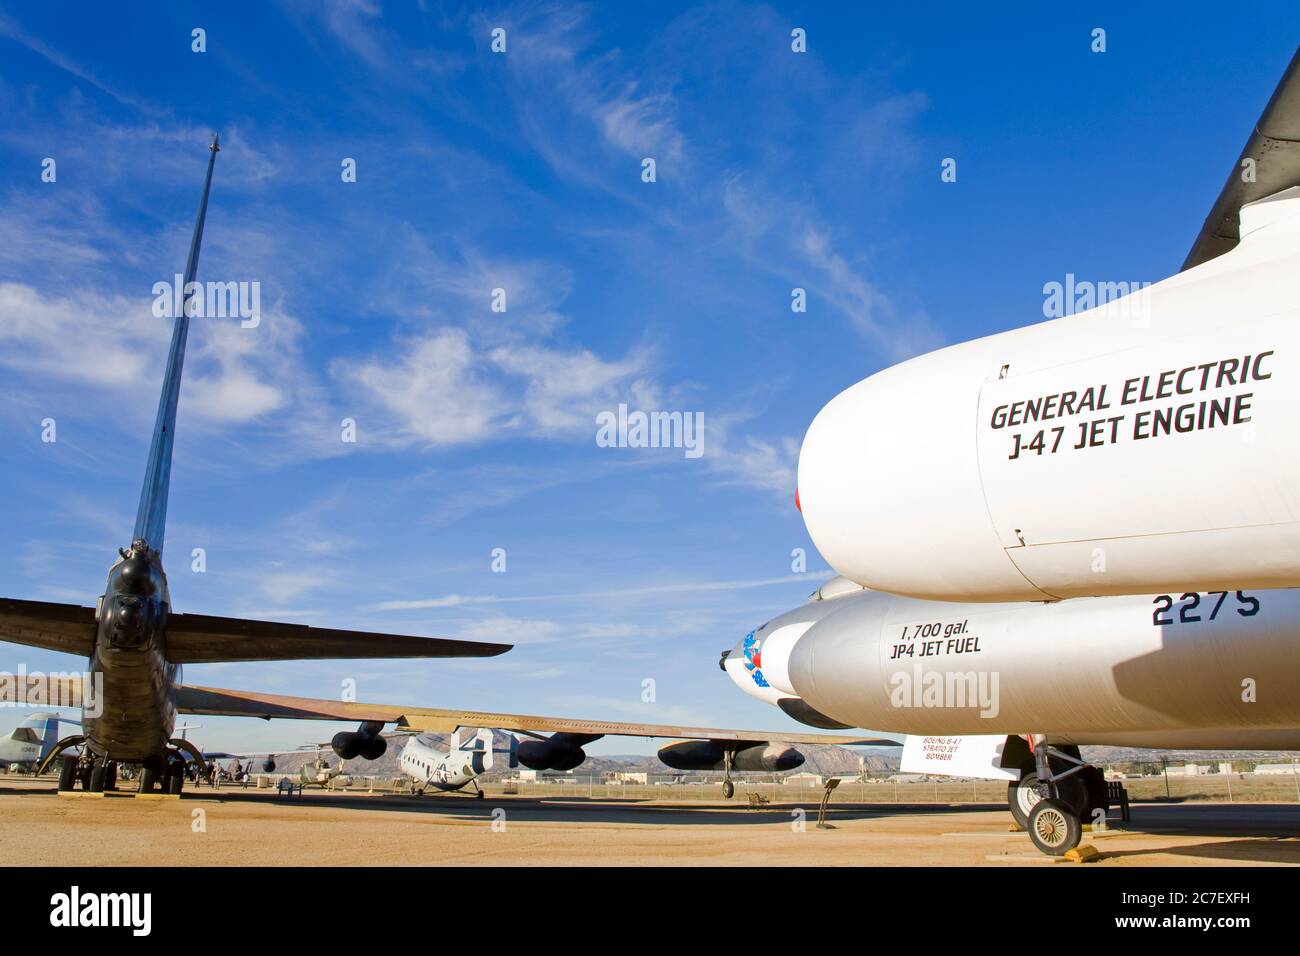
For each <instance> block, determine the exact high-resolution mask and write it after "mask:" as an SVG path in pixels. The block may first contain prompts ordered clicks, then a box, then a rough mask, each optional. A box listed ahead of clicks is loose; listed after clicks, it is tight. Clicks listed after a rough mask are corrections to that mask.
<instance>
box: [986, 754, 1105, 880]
mask: <svg viewBox="0 0 1300 956" xmlns="http://www.w3.org/2000/svg"><path fill="white" fill-rule="evenodd" d="M1029 745H1030V747H1031V748H1032V749H1033V752H1034V769H1033V773H1032V777H1033V782H1032V784H1031V783H1030V780H1029V777H1030V776H1031V775H1030V774H1025V773H1022V775H1021V781H1020V786H1017V787H1015V788H1014V789H1012V790H1011V792H1010V793H1009V797H1010V803H1011V812H1012V814H1013V815H1015V814H1016V811H1017V809H1019V810H1020V811H1021V812H1022V813H1023V812H1024V811H1025V809H1026V805H1028V813H1027V814H1026V819H1025V821H1024V826H1025V829H1027V830H1028V831H1029V839H1030V840H1032V841H1033V844H1034V846H1036V847H1038V849H1039V850H1041V851H1042V852H1044V853H1046V854H1047V855H1048V856H1065V854H1066V853H1068V852H1069V851H1070V850H1073V849H1074V848H1075V847H1076V846H1078V845H1079V839H1080V838H1081V837H1082V836H1083V824H1082V819H1081V818H1082V817H1083V816H1084V814H1086V813H1087V812H1088V810H1089V809H1090V808H1089V803H1090V802H1091V801H1090V800H1089V793H1088V791H1089V789H1090V788H1089V787H1088V785H1087V784H1086V782H1085V777H1084V776H1083V771H1085V770H1093V769H1094V768H1091V767H1089V766H1088V765H1087V764H1085V763H1084V762H1083V760H1082V758H1081V757H1079V756H1078V755H1077V750H1076V752H1075V754H1070V753H1068V752H1066V751H1065V750H1063V749H1058V748H1054V747H1049V746H1048V744H1047V738H1046V737H1045V736H1044V735H1043V734H1032V735H1030V737H1029ZM1102 789H1103V790H1104V789H1105V787H1104V785H1103V788H1102ZM1035 791H1036V792H1037V796H1038V799H1037V800H1033V799H1032V796H1033V793H1034V792H1035ZM1103 812H1104V811H1103ZM1017 822H1020V821H1019V820H1017Z"/></svg>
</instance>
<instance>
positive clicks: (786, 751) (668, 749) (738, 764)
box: [659, 740, 804, 773]
mask: <svg viewBox="0 0 1300 956" xmlns="http://www.w3.org/2000/svg"><path fill="white" fill-rule="evenodd" d="M659 759H660V760H661V761H662V762H663V763H664V764H665V765H666V766H669V767H672V768H673V769H674V770H726V769H727V765H726V751H725V749H724V748H723V746H722V744H720V743H719V742H718V741H715V740H679V741H677V742H675V743H671V744H665V745H664V746H663V747H660V748H659ZM803 761H804V757H803V754H801V753H800V752H799V751H797V750H795V749H794V748H793V747H791V746H790V745H789V744H779V743H767V742H766V741H763V742H760V743H751V744H747V745H742V746H741V749H738V750H737V751H736V754H735V757H734V758H733V761H732V764H731V769H732V770H757V771H762V772H764V773H779V772H781V771H784V770H793V769H794V768H795V767H798V766H801V765H802V764H803Z"/></svg>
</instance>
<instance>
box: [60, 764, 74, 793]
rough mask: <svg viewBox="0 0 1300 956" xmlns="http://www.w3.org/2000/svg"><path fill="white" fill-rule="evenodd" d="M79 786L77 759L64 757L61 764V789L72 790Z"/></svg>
mask: <svg viewBox="0 0 1300 956" xmlns="http://www.w3.org/2000/svg"><path fill="white" fill-rule="evenodd" d="M76 784H77V758H76V757H64V758H63V759H62V760H61V761H60V762H59V789H60V790H71V789H72V788H73V787H75V786H76Z"/></svg>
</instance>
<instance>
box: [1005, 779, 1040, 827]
mask: <svg viewBox="0 0 1300 956" xmlns="http://www.w3.org/2000/svg"><path fill="white" fill-rule="evenodd" d="M1040 799H1041V798H1040V797H1039V795H1038V774H1037V773H1036V772H1035V771H1034V768H1033V765H1032V764H1030V766H1029V767H1028V768H1027V769H1026V768H1023V767H1022V768H1021V770H1020V779H1019V780H1013V781H1011V782H1010V783H1008V784H1007V809H1008V810H1010V811H1011V819H1013V820H1015V821H1016V826H1018V827H1020V829H1022V830H1028V829H1029V813H1030V811H1031V810H1033V809H1034V805H1035V804H1036V803H1038V801H1039V800H1040Z"/></svg>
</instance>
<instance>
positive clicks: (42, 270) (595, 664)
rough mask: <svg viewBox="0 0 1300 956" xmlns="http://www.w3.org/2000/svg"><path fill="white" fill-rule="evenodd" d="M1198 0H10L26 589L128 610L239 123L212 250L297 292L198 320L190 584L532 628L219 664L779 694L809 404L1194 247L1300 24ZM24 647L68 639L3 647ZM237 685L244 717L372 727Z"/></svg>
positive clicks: (7, 516) (212, 590)
mask: <svg viewBox="0 0 1300 956" xmlns="http://www.w3.org/2000/svg"><path fill="white" fill-rule="evenodd" d="M1198 6H1200V5H1178V6H1177V7H1176V8H1175V7H1172V6H1170V7H1167V8H1163V9H1156V8H1154V5H1152V7H1151V8H1150V9H1147V8H1145V7H1144V9H1141V10H1133V9H1130V8H1129V5H1122V4H1111V5H1101V6H1095V5H1094V6H1093V7H1092V9H1090V10H1088V11H1087V12H1084V11H1069V10H1056V9H1045V8H1043V7H1042V6H1041V5H1031V4H1025V5H1022V6H1019V7H1015V6H1013V7H1010V8H1008V9H1007V10H1006V11H1005V12H1003V13H999V14H997V15H994V14H991V13H985V12H977V11H967V12H960V11H958V10H956V9H953V10H948V9H946V8H944V7H943V6H940V7H938V8H936V7H934V6H933V5H912V6H911V7H910V8H907V9H868V8H866V7H865V6H861V5H842V8H840V7H831V6H828V5H814V4H795V5H764V6H751V5H741V4H734V3H716V4H714V3H710V4H654V5H645V6H633V5H629V4H607V5H592V6H585V7H581V6H575V5H570V4H518V5H509V6H482V7H480V6H476V5H470V6H467V5H459V4H446V5H443V4H435V3H432V2H430V3H419V4H415V3H411V4H406V3H401V4H398V3H393V4H383V5H381V4H379V3H378V2H377V0H376V2H369V0H333V2H325V3H308V2H301V3H299V2H281V3H275V4H267V5H259V6H257V7H256V8H249V7H240V8H239V10H240V12H239V14H238V15H232V13H231V11H228V10H224V9H218V8H214V7H212V6H211V5H207V4H191V3H171V4H167V5H165V6H164V5H159V7H158V9H157V11H156V12H154V13H151V14H148V15H144V14H136V15H132V16H129V17H127V16H123V15H121V13H120V11H117V10H114V9H110V8H105V7H102V6H96V5H89V4H87V5H85V8H84V9H82V10H81V11H80V12H78V13H76V14H75V15H73V14H70V13H69V12H67V11H66V10H65V9H64V8H63V7H54V6H50V5H46V6H38V5H31V4H24V5H15V4H6V5H5V6H4V7H3V8H0V114H2V115H3V116H4V117H5V122H4V123H3V124H0V376H3V381H4V384H5V387H4V389H3V390H2V391H0V476H2V477H3V483H4V486H5V489H6V492H7V493H6V494H5V495H4V496H3V499H2V500H0V520H3V526H4V528H5V531H6V537H7V542H8V546H7V547H6V548H5V549H4V550H3V553H0V577H3V580H4V581H5V582H6V583H5V585H4V589H3V590H4V594H5V596H11V597H22V598H33V599H43V600H50V601H66V602H76V603H83V604H90V603H92V602H93V600H94V596H95V595H97V594H98V593H100V592H101V591H102V588H103V582H104V575H105V572H106V570H107V567H108V564H109V561H110V559H111V557H112V556H113V554H114V552H115V549H116V548H117V547H119V546H122V545H125V544H127V543H128V538H129V535H130V529H131V525H132V520H133V517H134V511H135V505H136V501H137V497H138V493H139V483H140V479H141V475H142V470H143V464H144V459H145V455H146V452H147V445H148V437H149V429H150V426H151V423H152V418H153V414H154V409H155V405H156V402H157V390H158V384H159V381H160V378H161V373H162V365H163V359H164V356H165V353H166V348H167V337H168V320H166V319H159V318H155V317H154V316H153V314H152V312H151V305H152V302H153V295H152V292H151V289H152V286H153V284H154V283H155V282H158V281H166V280H168V279H170V278H171V276H172V275H173V274H174V273H175V272H178V271H180V270H181V269H182V267H183V265H184V257H185V251H186V245H187V242H188V236H189V232H190V229H191V227H192V222H193V215H194V209H195V205H196V203H197V198H198V192H199V187H200V184H201V177H202V172H203V165H204V162H205V159H206V153H205V150H204V146H205V143H206V139H207V136H208V134H209V132H210V131H212V130H216V131H219V132H220V133H221V135H222V140H223V145H224V147H225V148H224V149H223V151H222V153H221V155H220V157H219V158H218V161H217V169H216V175H215V181H214V186H213V193H212V200H211V207H210V210H209V215H208V225H207V233H206V236H205V240H204V248H203V257H202V261H201V263H200V269H199V278H200V279H213V280H220V281H257V282H259V283H260V289H261V302H262V321H261V324H260V325H259V326H258V327H257V328H256V329H241V328H240V327H239V324H238V323H237V322H234V321H231V320H218V319H211V320H200V321H197V322H196V324H195V328H194V331H193V333H192V335H191V342H190V358H189V363H188V365H187V369H186V381H185V387H184V390H183V394H182V399H181V408H180V421H179V426H178V438H177V445H176V467H175V473H174V476H173V484H172V497H171V515H170V522H169V530H168V539H167V546H168V551H167V563H168V568H169V573H170V583H171V592H172V599H173V604H174V607H175V608H176V609H177V610H179V611H194V612H202V613H212V614H229V615H241V616H252V617H260V618H265V619H283V620H294V621H302V622H306V623H311V624H321V625H330V626H339V627H355V628H363V629H373V630H387V631H396V632H405V633H417V634H427V635H437V636H449V637H469V638H475V639H483V640H502V641H513V642H515V643H516V644H517V645H518V646H517V647H516V648H515V650H513V651H512V652H510V653H509V654H507V655H505V656H504V657H502V658H499V659H495V660H491V661H428V662H397V663H370V662H325V663H319V662H287V663H280V664H271V665H244V664H232V665H210V666H206V667H192V668H188V669H187V672H186V678H187V680H188V681H189V682H192V683H204V684H210V685H216V686H229V687H239V688H247V689H252V690H264V691H271V692H282V693H295V694H303V695H311V696H325V697H333V696H336V695H337V694H338V691H339V686H340V681H342V680H344V679H347V678H352V679H355V680H356V681H357V695H358V697H359V698H360V699H362V700H376V701H384V702H395V703H411V704H425V705H432V706H449V707H456V706H464V707H472V708H477V709H491V710H503V711H514V712H525V713H529V712H531V713H553V714H563V715H573V716H583V717H608V718H614V719H625V720H645V721H661V722H693V723H709V724H715V725H723V726H751V727H765V728H786V729H789V728H790V727H791V726H793V725H792V724H791V722H790V721H789V720H788V719H787V718H785V717H784V716H783V715H781V714H779V713H778V712H776V711H775V710H773V709H770V708H767V707H765V706H763V705H762V704H759V703H757V702H754V701H751V700H749V699H748V698H746V697H744V696H743V695H742V694H740V693H739V692H738V691H735V690H733V689H732V688H731V686H730V685H729V684H728V682H727V681H726V678H725V677H724V676H723V674H722V673H721V672H720V671H719V670H718V668H717V657H718V653H719V652H720V651H722V650H723V649H724V648H727V647H730V646H731V645H733V644H734V643H735V642H736V641H737V640H738V638H739V637H740V636H742V635H743V634H744V633H745V632H746V631H747V630H749V629H750V628H752V627H753V626H755V625H756V624H759V623H761V622H762V621H764V620H766V619H768V618H770V617H771V616H773V615H775V614H777V613H779V612H781V611H783V610H786V609H787V608H789V607H791V606H793V605H794V604H796V603H798V602H799V601H801V600H802V599H803V598H804V597H805V596H806V595H807V594H808V593H809V592H810V591H812V590H813V589H814V588H815V587H816V586H817V585H818V583H819V580H820V578H819V577H818V574H819V572H824V571H825V564H824V562H822V561H821V560H820V558H819V557H818V556H817V555H816V552H815V551H814V550H813V549H812V546H811V544H810V542H809V541H808V538H807V535H806V533H805V531H804V528H803V524H802V522H801V520H800V519H799V515H798V513H797V511H796V510H795V509H794V506H793V497H794V466H795V462H796V459H797V452H798V445H799V442H800V440H801V438H802V434H803V430H804V429H805V427H806V426H807V424H808V422H810V421H811V419H812V417H813V416H814V415H815V414H816V412H817V410H818V409H819V408H820V407H821V406H822V405H823V404H824V403H825V402H826V401H828V400H829V399H830V398H831V397H832V396H833V395H835V394H836V393H837V392H838V391H840V390H841V389H843V388H845V387H847V386H849V385H851V384H852V383H853V382H855V381H857V380H859V379H861V378H863V377H865V376H866V375H869V374H871V373H872V372H874V371H877V370H878V369H880V368H883V367H885V366H887V365H890V364H892V363H893V362H895V361H898V360H899V359H902V358H905V357H907V356H908V355H911V354H915V353H917V352H921V351H926V350H928V349H930V348H934V347H938V346H941V345H943V344H946V343H952V342H957V341H962V340H964V339H968V338H972V337H975V336H979V335H985V334H989V333H992V332H996V331H1000V330H1003V329H1007V328H1012V327H1016V326H1019V325H1024V324H1027V323H1029V322H1033V321H1038V320H1041V319H1042V317H1043V312H1042V309H1043V285H1044V283H1046V282H1051V281H1063V280H1064V277H1065V275H1066V274H1067V273H1074V274H1076V275H1077V276H1079V277H1081V278H1091V279H1095V280H1111V281H1154V280H1158V279H1160V278H1163V277H1164V276H1166V275H1168V274H1170V273H1172V272H1174V271H1176V269H1177V268H1178V266H1179V264H1180V263H1181V261H1182V258H1183V256H1184V255H1185V253H1186V251H1187V248H1188V246H1189V245H1190V243H1191V241H1192V239H1193V237H1194V236H1195V234H1196V231H1197V230H1198V228H1199V227H1200V224H1201V222H1202V220H1203V218H1204V216H1205V214H1206V212H1207V211H1208V209H1209V206H1210V204H1211V202H1212V201H1213V199H1214V197H1215V195H1216V194H1217V192H1218V189H1219V187H1220V185H1221V183H1222V181H1223V179H1224V177H1225V176H1226V175H1227V172H1228V170H1229V167H1230V164H1231V163H1232V161H1233V160H1234V159H1235V157H1236V155H1237V151H1238V150H1239V149H1240V147H1241V145H1242V144H1243V143H1244V142H1245V139H1246V136H1247V134H1248V132H1249V130H1250V127H1251V124H1252V123H1253V122H1254V120H1255V118H1256V117H1257V116H1258V113H1259V111H1260V109H1261V108H1262V106H1263V104H1264V102H1265V101H1266V100H1267V97H1268V95H1269V93H1270V92H1271V90H1272V88H1273V86H1274V84H1275V83H1276V81H1277V79H1278V77H1279V76H1280V74H1281V71H1282V69H1283V68H1284V67H1285V65H1286V63H1287V61H1288V59H1289V57H1290V55H1291V52H1292V51H1293V49H1294V45H1295V42H1296V36H1297V31H1296V29H1295V28H1296V26H1297V20H1300V13H1298V12H1297V11H1296V9H1295V8H1294V5H1291V4H1278V5H1276V6H1275V7H1274V8H1273V10H1272V12H1269V9H1270V5H1267V4H1264V5H1259V4H1256V5H1252V6H1251V8H1250V15H1249V16H1243V15H1242V14H1241V13H1240V12H1239V11H1236V10H1233V9H1231V8H1228V7H1225V6H1223V5H1221V4H1215V5H1205V6H1204V8H1203V9H1202V10H1198ZM1170 11H1176V12H1174V13H1171V12H1170ZM1261 25H1263V27H1264V28H1262V29H1261ZM196 27H201V28H203V29H204V30H206V44H207V50H206V52H203V53H195V52H192V50H191V43H192V41H191V30H192V29H194V28H196ZM496 27H501V28H504V29H505V30H506V40H507V45H506V52H505V53H504V54H496V53H493V52H492V51H491V49H490V42H491V31H492V30H493V29H494V28H496ZM796 27H800V28H803V29H805V30H806V31H807V38H808V39H807V43H808V52H807V53H804V54H796V53H793V52H792V51H791V49H790V31H791V30H792V29H794V28H796ZM1096 27H1101V28H1104V29H1105V30H1106V52H1105V53H1093V52H1092V51H1091V49H1090V45H1091V43H1092V37H1091V32H1092V30H1093V29H1094V28H1096ZM46 157H50V158H53V159H55V161H56V163H57V180H56V181H55V182H53V183H46V182H42V180H41V168H42V160H43V159H45V158H46ZM645 157H652V158H654V159H655V162H656V173H657V181H656V182H654V183H645V182H642V179H641V172H642V160H643V159H644V158H645ZM949 157H951V158H954V159H955V160H956V161H957V180H956V182H951V183H945V182H942V181H941V178H940V165H941V163H942V161H943V160H944V159H945V158H949ZM345 158H352V159H355V161H356V168H357V181H356V182H354V183H345V182H343V181H342V178H341V176H340V164H341V162H342V161H343V160H344V159H345ZM794 287H802V288H804V289H806V290H807V298H808V307H807V312H806V313H802V314H797V313H792V311H791V309H790V301H791V289H792V288H794ZM494 288H504V289H505V290H506V296H507V299H506V301H507V311H506V312H505V313H498V312H493V311H492V310H491V308H490V304H491V294H492V290H493V289H494ZM619 403H627V404H628V405H629V406H631V407H632V408H634V409H636V408H640V409H647V410H648V409H663V410H680V411H688V412H702V413H703V415H704V420H705V437H704V454H703V456H702V457H700V458H698V459H688V458H686V457H685V456H684V454H683V452H682V450H681V449H626V448H622V449H620V448H602V447H598V446H597V444H596V442H595V432H596V426H595V416H596V415H597V414H598V413H599V412H601V411H604V410H612V409H615V408H617V406H618V404H619ZM45 418H53V419H55V421H56V422H57V429H58V431H57V436H58V440H57V441H56V442H54V443H53V444H50V443H44V442H42V441H41V421H42V420H43V419H45ZM344 418H352V419H354V420H355V421H356V422H357V435H358V440H357V441H356V442H355V443H350V444H349V443H344V442H342V441H341V440H340V422H341V421H342V420H343V419H344ZM906 452H907V450H906V449H893V450H882V455H883V458H882V466H887V458H888V455H889V454H906ZM192 548H203V549H205V551H206V555H207V571H206V573H203V574H196V573H192V572H191V571H190V568H189V563H190V562H189V554H190V552H191V549H192ZM494 548H503V549H505V552H506V568H507V570H506V571H505V573H494V572H493V571H492V570H491V559H492V551H493V549H494ZM795 548H804V549H807V551H808V562H807V567H808V573H807V574H805V575H795V574H792V572H791V552H792V549H795ZM20 665H25V666H26V667H27V668H29V669H45V670H53V669H59V670H67V669H72V668H75V667H76V666H77V662H76V661H74V660H73V659H71V658H67V657H61V656H59V655H54V654H48V653H42V652H37V651H33V650H30V649H25V648H20V647H17V646H15V645H8V644H0V669H3V670H14V669H16V668H17V667H19V666H20ZM646 679H651V680H653V681H654V682H655V695H654V696H655V700H654V701H653V702H645V701H643V700H642V696H643V695H642V687H643V681H645V680H646ZM19 717H20V714H19V713H17V712H6V713H0V729H8V728H9V727H10V726H12V725H14V724H16V723H17V722H18V719H19ZM202 723H203V724H204V725H205V729H204V731H203V732H202V733H201V734H200V736H201V737H203V738H204V742H205V744H207V745H209V746H212V747H220V748H223V749H232V748H236V747H253V746H263V745H266V746H294V745H296V744H298V743H300V742H302V741H303V740H306V739H324V738H322V737H321V736H320V735H321V734H322V733H324V734H325V735H326V736H328V734H329V733H332V732H333V730H334V727H333V726H332V725H324V726H320V727H316V728H314V729H313V728H311V727H306V728H304V727H303V726H301V725H293V724H288V723H285V724H272V725H269V726H268V725H264V724H261V723H259V722H250V721H242V722H241V721H222V720H214V719H203V720H202ZM593 749H594V750H597V751H599V752H606V753H608V752H632V751H648V750H649V749H652V745H650V744H645V743H641V742H628V741H605V742H602V744H600V745H597V746H596V747H595V748H593Z"/></svg>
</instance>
